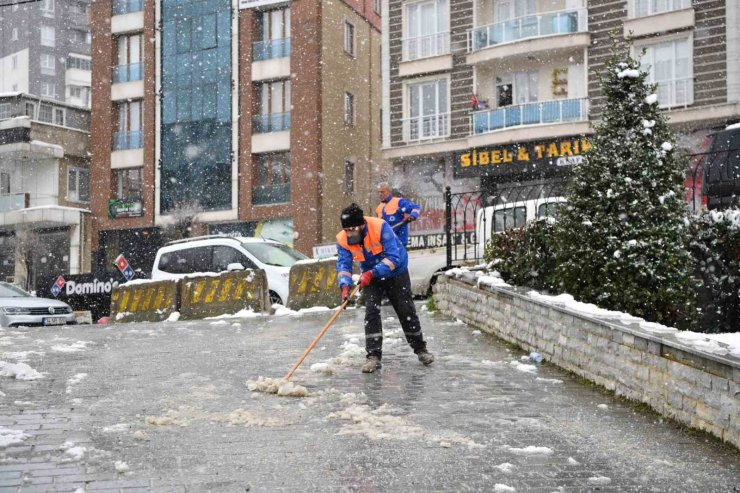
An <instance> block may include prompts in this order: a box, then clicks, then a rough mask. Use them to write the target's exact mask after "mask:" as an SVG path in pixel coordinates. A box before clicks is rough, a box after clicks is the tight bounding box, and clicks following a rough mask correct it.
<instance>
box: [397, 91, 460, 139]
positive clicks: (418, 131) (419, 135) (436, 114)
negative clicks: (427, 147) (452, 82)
mask: <svg viewBox="0 0 740 493" xmlns="http://www.w3.org/2000/svg"><path fill="white" fill-rule="evenodd" d="M407 87H408V93H407V100H408V113H407V115H408V117H407V118H406V128H405V131H406V139H407V140H409V141H416V140H420V139H430V138H436V137H446V136H447V135H448V133H449V96H448V94H447V91H448V83H447V79H436V80H430V81H426V82H420V83H415V84H409V85H408V86H407Z"/></svg>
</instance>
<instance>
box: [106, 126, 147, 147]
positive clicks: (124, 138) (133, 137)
mask: <svg viewBox="0 0 740 493" xmlns="http://www.w3.org/2000/svg"><path fill="white" fill-rule="evenodd" d="M142 147H144V138H143V135H142V133H141V131H140V130H136V131H133V132H115V133H114V134H113V150H114V151H124V150H127V149H140V148H142Z"/></svg>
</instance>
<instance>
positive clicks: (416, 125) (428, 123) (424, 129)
mask: <svg viewBox="0 0 740 493" xmlns="http://www.w3.org/2000/svg"><path fill="white" fill-rule="evenodd" d="M401 122H402V124H403V135H404V140H405V141H406V142H419V141H423V140H431V139H442V138H446V137H448V136H449V135H450V114H449V113H439V114H436V115H424V116H415V117H411V118H404V119H403V120H401Z"/></svg>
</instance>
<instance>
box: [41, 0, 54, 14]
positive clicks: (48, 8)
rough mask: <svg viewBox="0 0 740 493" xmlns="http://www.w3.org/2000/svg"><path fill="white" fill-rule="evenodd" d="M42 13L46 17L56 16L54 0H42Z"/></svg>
mask: <svg viewBox="0 0 740 493" xmlns="http://www.w3.org/2000/svg"><path fill="white" fill-rule="evenodd" d="M41 15H43V16H44V17H54V0H42V2H41Z"/></svg>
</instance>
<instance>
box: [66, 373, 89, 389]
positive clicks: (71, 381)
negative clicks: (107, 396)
mask: <svg viewBox="0 0 740 493" xmlns="http://www.w3.org/2000/svg"><path fill="white" fill-rule="evenodd" d="M85 378H87V373H78V374H76V375H75V376H73V377H71V378H70V379H69V380H67V393H68V394H71V393H72V387H74V386H75V385H77V384H79V383H80V382H82V381H83V380H84V379H85Z"/></svg>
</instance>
